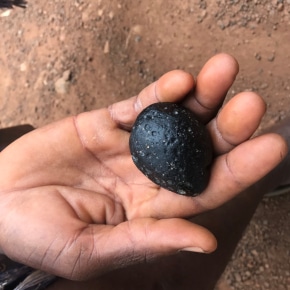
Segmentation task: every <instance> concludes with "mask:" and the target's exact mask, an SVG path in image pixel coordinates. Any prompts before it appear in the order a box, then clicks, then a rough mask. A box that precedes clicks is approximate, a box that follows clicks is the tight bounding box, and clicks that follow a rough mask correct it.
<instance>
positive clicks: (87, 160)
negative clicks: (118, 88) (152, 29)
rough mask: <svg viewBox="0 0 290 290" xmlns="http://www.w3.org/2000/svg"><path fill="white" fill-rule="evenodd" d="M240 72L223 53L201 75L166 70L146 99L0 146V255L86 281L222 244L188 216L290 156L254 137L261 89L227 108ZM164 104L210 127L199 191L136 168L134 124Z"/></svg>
mask: <svg viewBox="0 0 290 290" xmlns="http://www.w3.org/2000/svg"><path fill="white" fill-rule="evenodd" d="M237 73H238V64H237V62H236V61H235V59H234V58H232V57H231V56H229V55H226V54H219V55H216V56H214V57H213V58H212V59H210V60H209V61H208V62H207V63H206V64H205V66H204V67H203V68H202V70H201V72H200V73H199V75H198V76H197V79H196V80H194V78H193V77H192V76H191V75H190V74H188V73H186V72H183V71H172V72H169V73H167V74H165V75H164V76H162V77H161V78H160V79H159V80H158V81H156V82H154V83H153V84H151V85H149V86H148V87H146V88H145V89H144V90H143V91H141V92H140V94H139V95H138V96H135V97H132V98H130V99H127V100H124V101H121V102H119V103H115V104H113V105H111V106H110V107H108V108H104V109H100V110H96V111H91V112H85V113H82V114H80V115H78V116H74V117H70V118H66V119H63V120H61V121H58V122H55V123H52V124H50V125H47V126H45V127H43V128H40V129H37V130H35V131H33V132H31V133H29V134H27V135H25V136H23V137H22V138H20V139H18V140H17V141H16V142H14V143H13V144H11V145H10V146H8V147H7V148H6V149H5V150H4V151H2V152H1V154H0V169H1V175H0V212H1V216H0V232H1V236H0V253H4V254H6V255H7V256H9V257H11V258H12V259H14V260H17V261H19V262H21V263H24V264H27V265H30V266H32V267H35V268H40V269H42V270H45V271H49V272H51V273H53V274H55V275H58V276H62V277H66V278H68V279H73V280H82V279H88V278H90V277H93V276H96V275H100V274H103V273H104V272H107V271H110V270H113V269H116V268H120V267H124V266H127V265H130V264H134V263H140V262H144V261H148V260H152V259H155V258H157V257H159V256H164V255H171V254H174V253H177V252H179V251H193V252H205V253H210V252H212V251H214V250H215V249H216V246H217V242H216V239H215V237H214V236H213V235H212V234H211V233H210V232H209V231H208V230H207V229H205V228H204V227H202V226H200V225H197V224H194V223H192V222H190V221H188V220H186V219H184V218H187V217H189V216H194V215H198V214H200V213H203V212H205V211H207V210H209V209H214V208H217V207H218V206H220V205H222V204H224V203H226V202H227V201H229V200H230V199H232V198H233V197H235V196H236V195H238V194H239V193H240V192H241V191H243V190H245V189H246V188H248V187H249V186H251V185H252V184H254V183H255V182H257V181H258V180H259V179H261V178H262V177H263V176H265V175H266V174H267V173H268V172H269V171H271V170H272V169H273V168H274V167H275V166H276V165H277V164H279V163H280V162H281V160H282V159H283V158H284V157H285V155H286V153H287V145H286V143H285V141H284V139H283V138H282V137H281V136H279V135H277V134H274V133H269V134H265V135H262V136H259V137H256V138H253V139H250V137H251V136H252V134H253V133H254V132H255V130H256V129H257V127H258V126H259V124H260V121H261V119H262V117H263V115H264V113H265V104H264V102H263V100H262V99H261V97H260V96H258V95H257V94H255V93H252V92H244V93H240V94H238V95H236V96H235V97H234V98H233V99H232V100H231V101H230V102H228V103H227V104H226V105H225V106H224V107H223V109H222V110H220V111H219V108H220V107H221V106H222V103H223V101H224V96H225V95H226V92H227V90H228V89H229V88H230V86H231V85H232V83H233V81H234V79H235V77H236V75H237ZM159 101H162V102H181V103H182V104H183V105H184V106H186V107H188V108H189V109H191V110H192V111H193V112H194V113H196V114H197V115H198V116H199V118H200V119H201V120H202V121H203V122H204V123H205V124H206V126H207V129H208V131H209V133H210V135H211V138H212V140H213V146H214V152H215V158H214V162H213V164H212V167H211V177H210V182H209V185H208V187H207V188H206V189H205V191H204V192H203V193H202V194H201V195H200V196H197V197H194V198H191V197H184V196H180V195H177V194H175V193H173V192H170V191H167V190H165V189H162V188H160V187H158V186H157V185H155V184H153V183H152V182H151V181H149V180H148V179H147V178H146V177H145V176H144V175H143V174H142V173H141V172H140V171H139V170H138V169H137V168H136V166H135V165H134V164H133V161H132V159H131V156H130V151H129V146H128V141H129V136H130V129H131V128H132V125H133V123H134V121H135V120H136V117H137V116H138V114H139V113H140V112H141V111H142V110H143V109H144V108H145V107H147V106H148V105H150V104H152V103H155V102H159ZM218 112H219V113H218ZM249 112H251V113H250V114H249ZM225 181H226V182H225Z"/></svg>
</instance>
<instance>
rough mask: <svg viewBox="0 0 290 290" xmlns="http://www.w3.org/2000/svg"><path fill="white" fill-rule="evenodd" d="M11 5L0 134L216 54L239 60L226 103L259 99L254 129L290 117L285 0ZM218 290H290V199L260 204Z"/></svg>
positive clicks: (5, 30)
mask: <svg viewBox="0 0 290 290" xmlns="http://www.w3.org/2000/svg"><path fill="white" fill-rule="evenodd" d="M1 2H3V1H0V3H1ZM4 2H5V1H4ZM4 2H3V3H4ZM12 2H13V1H6V4H7V3H12ZM19 3H21V1H17V2H15V4H19ZM2 6H5V5H2ZM6 6H7V5H6ZM8 6H9V5H8ZM10 6H11V5H10ZM12 7H13V8H12V9H7V8H4V7H2V8H0V26H1V41H0V75H1V80H0V116H1V117H0V128H4V127H7V126H12V125H18V124H25V123H29V124H31V125H33V126H35V127H39V126H43V125H45V124H47V123H49V122H52V121H55V120H58V119H60V118H63V117H66V116H69V115H72V114H77V113H80V112H82V111H85V110H92V109H96V108H100V107H103V106H107V105H109V104H111V103H112V102H115V101H118V100H122V99H125V98H128V97H131V96H133V95H136V94H137V93H138V92H139V91H140V90H141V89H142V88H143V87H145V86H146V85H147V84H149V83H151V82H152V81H154V80H156V79H158V78H159V77H160V76H161V75H162V74H163V73H165V72H167V71H169V70H172V69H176V68H179V69H184V70H186V71H188V72H190V73H192V74H193V75H194V76H196V75H197V74H198V72H199V70H200V68H201V67H202V65H203V64H204V63H205V61H206V60H207V59H208V58H210V57H211V56H213V55H214V54H216V53H219V52H227V53H230V54H232V55H233V56H234V57H236V59H237V60H238V62H239V63H240V73H239V75H238V77H237V80H236V83H235V85H234V86H233V87H232V88H231V89H230V91H229V93H228V96H227V99H229V98H231V97H232V96H233V95H235V94H236V93H238V92H240V91H245V90H248V91H255V92H257V93H259V94H260V95H261V96H262V97H263V98H264V100H265V101H266V103H267V106H268V112H267V114H266V116H265V118H264V119H263V122H262V125H261V127H260V128H259V130H262V129H263V128H265V127H268V126H271V125H273V124H275V123H278V122H279V121H280V120H283V119H284V118H285V117H287V116H288V115H289V114H290V73H289V72H290V0H273V1H272V0H253V1H249V0H248V1H247V0H243V1H242V0H182V1H181V0H175V1H172V0H168V1H165V0H164V1H163V0H154V1H153V0H147V1H141V0H122V1H121V0H120V1H105V0H95V1H89V0H84V1H82V0H71V1H65V0H53V1H50V0H39V1H30V0H28V2H27V5H26V8H21V7H19V6H13V5H12ZM221 77H223V76H221ZM249 114H251V112H249ZM217 289H219V290H232V289H243V290H244V289H247V290H248V289H273V290H280V289H281V290H289V289H290V194H286V195H284V196H281V197H275V198H265V199H264V200H263V201H262V203H261V205H260V207H259V208H258V210H257V212H256V215H255V217H254V219H253V221H252V223H251V224H250V226H249V227H248V229H247V231H246V233H245V236H244V238H243V240H242V241H241V243H240V244H239V246H238V248H237V250H236V252H235V255H234V257H233V259H232V261H231V263H230V264H229V266H228V267H227V269H226V271H225V273H224V275H223V277H222V278H221V280H220V283H219V285H218V286H217Z"/></svg>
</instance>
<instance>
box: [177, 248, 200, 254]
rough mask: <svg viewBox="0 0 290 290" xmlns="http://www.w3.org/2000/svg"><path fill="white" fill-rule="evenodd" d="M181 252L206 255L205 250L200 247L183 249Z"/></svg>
mask: <svg viewBox="0 0 290 290" xmlns="http://www.w3.org/2000/svg"><path fill="white" fill-rule="evenodd" d="M180 251H181V252H195V253H204V250H203V249H202V248H199V247H188V248H183V249H181V250H180Z"/></svg>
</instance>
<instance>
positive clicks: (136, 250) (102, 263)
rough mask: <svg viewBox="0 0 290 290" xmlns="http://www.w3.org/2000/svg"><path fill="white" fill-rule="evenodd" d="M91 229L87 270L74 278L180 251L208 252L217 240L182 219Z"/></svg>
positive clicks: (139, 221) (197, 226)
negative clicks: (92, 230) (92, 233)
mask: <svg viewBox="0 0 290 290" xmlns="http://www.w3.org/2000/svg"><path fill="white" fill-rule="evenodd" d="M93 227H95V229H96V231H95V233H96V234H95V237H94V238H93V239H91V240H92V241H95V246H94V248H93V252H92V253H91V255H90V257H89V259H87V260H86V267H83V268H82V269H85V268H86V269H87V271H84V272H82V273H76V272H75V273H74V274H75V275H74V276H75V277H74V278H76V279H87V278H90V277H89V276H90V275H95V274H96V273H97V274H101V273H103V272H107V271H110V270H113V269H116V268H122V267H126V266H128V265H132V264H136V263H141V262H147V261H150V260H153V259H155V258H157V257H159V256H165V255H170V254H174V253H177V252H179V251H193V252H205V253H209V252H212V251H214V250H215V249H216V239H215V237H214V236H213V235H212V234H211V233H210V232H209V231H208V230H206V229H205V228H203V227H201V226H199V225H196V224H193V223H191V222H189V221H187V220H183V219H164V220H156V219H152V218H142V219H136V220H132V221H127V222H124V223H121V224H119V225H117V226H100V225H95V226H93ZM100 228H102V229H101V230H100ZM88 267H89V269H88ZM79 269H80V268H79ZM88 270H89V271H88ZM78 274H80V275H78ZM88 275H89V276H88Z"/></svg>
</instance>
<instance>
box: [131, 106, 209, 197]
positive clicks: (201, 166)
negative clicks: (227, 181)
mask: <svg viewBox="0 0 290 290" xmlns="http://www.w3.org/2000/svg"><path fill="white" fill-rule="evenodd" d="M130 150H131V154H132V159H133V161H134V163H135V165H136V166H137V167H138V168H139V170H141V171H142V172H143V173H144V174H145V175H146V176H147V177H148V178H149V179H150V180H152V181H153V182H154V183H156V184H157V185H159V186H161V187H163V188H166V189H168V190H170V191H173V192H176V193H179V194H182V195H188V196H195V195H198V194H199V193H201V192H202V191H203V190H204V189H205V187H206V186H207V183H208V179H209V165H210V163H211V160H212V147H211V141H210V137H209V135H208V133H207V131H206V129H205V127H204V125H203V124H202V123H201V122H200V121H198V120H197V118H196V117H195V115H194V114H193V113H192V112H191V111H190V110H188V109H186V108H184V107H182V106H179V105H177V104H175V103H156V104H153V105H151V106H149V107H147V108H146V109H145V110H143V111H142V112H141V113H140V114H139V116H138V118H137V120H136V122H135V124H134V126H133V129H132V132H131V136H130Z"/></svg>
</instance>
